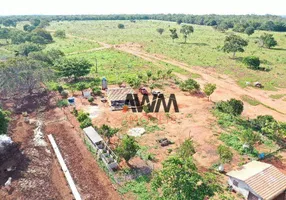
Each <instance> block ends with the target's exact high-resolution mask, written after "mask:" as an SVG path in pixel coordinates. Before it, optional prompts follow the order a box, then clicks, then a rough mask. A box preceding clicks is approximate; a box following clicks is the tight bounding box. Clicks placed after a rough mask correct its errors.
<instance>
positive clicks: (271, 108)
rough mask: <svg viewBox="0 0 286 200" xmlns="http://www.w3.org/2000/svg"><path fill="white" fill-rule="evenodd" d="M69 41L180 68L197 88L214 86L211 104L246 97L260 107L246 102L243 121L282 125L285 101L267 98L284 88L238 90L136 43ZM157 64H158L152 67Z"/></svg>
mask: <svg viewBox="0 0 286 200" xmlns="http://www.w3.org/2000/svg"><path fill="white" fill-rule="evenodd" d="M69 37H75V38H78V39H82V40H86V41H90V42H97V43H99V44H100V45H102V46H103V47H102V48H103V49H107V48H114V49H117V50H120V51H123V52H126V53H129V54H132V55H135V56H137V57H140V58H142V59H144V60H147V61H150V62H153V63H156V62H158V61H162V62H165V63H169V64H172V65H175V66H177V67H180V68H182V69H184V70H186V71H188V72H190V73H196V74H199V75H200V76H201V78H198V79H196V80H197V81H198V82H199V83H200V84H201V85H204V84H206V83H215V84H216V85H217V89H216V91H215V92H214V94H212V97H211V98H212V100H213V101H220V100H228V99H230V98H237V99H241V97H242V96H244V95H247V96H249V97H252V98H254V99H256V100H257V101H259V102H261V104H260V105H257V106H251V105H249V104H248V103H247V102H244V103H245V111H244V113H243V115H245V116H247V117H256V116H257V115H267V114H268V115H272V116H273V117H274V118H275V119H277V120H279V121H284V122H286V101H283V100H282V99H283V98H281V99H275V100H274V99H272V98H270V97H269V96H270V95H275V94H283V93H286V89H285V88H279V89H278V88H277V91H265V90H261V89H258V88H252V87H247V88H241V87H240V86H239V85H238V84H237V83H236V81H235V80H234V79H232V78H230V77H229V76H227V75H223V74H218V73H216V72H215V71H214V69H206V68H203V67H199V66H189V65H188V64H186V63H183V62H179V61H176V60H172V59H169V58H167V57H165V56H163V55H153V54H149V53H146V52H145V51H144V50H143V48H142V45H139V44H136V43H127V44H121V45H110V44H107V43H104V42H98V41H95V40H90V39H87V38H82V37H78V36H74V35H69ZM96 50H101V49H98V48H96V49H91V50H88V52H91V51H96ZM156 64H159V63H156ZM175 74H176V75H177V76H178V77H179V78H181V79H183V80H185V79H187V78H188V76H184V75H182V74H179V73H175Z"/></svg>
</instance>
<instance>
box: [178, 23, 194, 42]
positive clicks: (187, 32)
mask: <svg viewBox="0 0 286 200" xmlns="http://www.w3.org/2000/svg"><path fill="white" fill-rule="evenodd" d="M180 32H181V33H182V34H183V35H184V39H185V43H186V42H187V38H188V36H189V35H190V34H191V33H193V32H194V27H192V26H190V25H183V26H182V28H181V30H180Z"/></svg>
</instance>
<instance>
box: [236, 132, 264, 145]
mask: <svg viewBox="0 0 286 200" xmlns="http://www.w3.org/2000/svg"><path fill="white" fill-rule="evenodd" d="M240 137H241V141H242V142H243V143H244V144H245V145H249V147H250V149H252V147H253V145H254V144H255V143H256V142H258V141H260V136H259V135H258V134H257V133H254V132H253V131H251V130H249V129H247V130H243V131H242V132H241V134H240Z"/></svg>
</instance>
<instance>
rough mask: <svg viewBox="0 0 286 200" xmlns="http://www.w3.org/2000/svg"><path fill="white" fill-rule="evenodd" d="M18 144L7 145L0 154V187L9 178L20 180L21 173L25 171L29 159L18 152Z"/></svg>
mask: <svg viewBox="0 0 286 200" xmlns="http://www.w3.org/2000/svg"><path fill="white" fill-rule="evenodd" d="M20 146H21V145H20V143H12V144H7V145H5V147H4V150H3V151H2V152H0V186H4V184H5V183H6V181H7V180H8V178H9V177H12V180H17V179H20V178H22V177H23V176H22V172H23V171H26V170H27V168H28V165H29V163H30V159H29V158H27V157H26V155H25V154H23V153H22V151H21V150H20Z"/></svg>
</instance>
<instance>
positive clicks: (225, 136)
mask: <svg viewBox="0 0 286 200" xmlns="http://www.w3.org/2000/svg"><path fill="white" fill-rule="evenodd" d="M119 23H122V24H124V25H125V29H119V28H118V27H117V25H118V24H119ZM23 24H24V23H20V25H19V24H18V28H21V27H22V26H23ZM50 24H51V25H50V26H48V27H47V28H46V29H47V30H48V31H50V32H51V33H52V34H53V33H54V32H55V31H56V30H64V31H65V32H66V36H67V37H66V38H65V39H59V38H56V37H54V38H53V39H54V41H53V42H51V43H50V44H47V45H45V49H44V50H43V53H45V52H46V51H47V50H51V49H58V50H61V51H63V52H64V53H65V57H64V58H67V59H69V58H78V59H81V58H84V59H86V60H87V61H88V62H90V63H91V65H90V66H91V67H90V71H89V70H88V72H87V73H86V74H85V75H82V76H79V77H74V78H73V77H72V76H69V75H67V76H62V77H61V78H58V77H56V76H51V77H52V78H50V79H49V80H47V81H43V82H41V89H43V91H44V92H42V91H41V92H42V93H43V97H42V96H39V99H37V98H33V96H32V95H30V96H29V98H28V99H25V101H24V103H27V102H28V103H27V104H25V105H26V107H22V106H19V105H22V104H21V103H23V102H21V103H19V105H18V104H17V100H18V99H17V98H5V97H1V96H0V100H1V102H0V103H2V101H3V105H4V108H5V109H14V110H17V112H15V113H17V114H15V115H13V119H12V121H11V127H10V128H9V135H10V136H11V137H12V139H13V140H15V141H16V142H20V143H21V150H23V152H25V154H27V156H28V158H29V159H31V160H32V162H31V163H30V165H28V167H27V169H19V171H20V172H21V173H23V174H24V176H19V177H16V180H14V181H13V182H12V186H13V187H17V186H20V187H19V188H17V189H16V190H15V191H14V192H13V191H12V196H9V195H8V193H7V192H6V190H5V189H4V187H1V185H0V196H1V195H5V197H7V199H13V198H14V199H15V198H18V197H21V196H28V195H29V194H30V192H31V189H33V187H34V188H37V187H36V186H35V185H36V184H39V185H40V186H42V184H44V183H43V182H41V181H40V180H38V179H37V178H35V180H34V179H33V175H34V174H33V173H35V175H36V176H40V175H41V176H42V177H43V179H45V181H46V182H47V184H48V185H55V186H54V187H52V186H51V187H50V189H49V190H47V191H43V187H39V188H37V190H36V192H37V193H41V195H42V196H41V197H40V198H39V199H45V198H46V196H48V195H50V194H53V196H52V197H51V198H53V199H70V192H69V188H68V186H67V185H66V182H65V179H64V176H63V174H62V173H61V171H60V169H59V166H58V163H57V161H56V159H55V157H54V156H52V155H53V151H52V150H51V147H50V144H49V143H48V140H47V137H46V135H47V134H53V135H54V137H55V140H56V142H57V143H58V146H59V148H60V150H61V152H62V155H63V157H64V160H65V162H66V164H67V166H68V168H69V170H70V172H71V175H72V177H73V179H74V180H75V184H76V187H77V188H78V190H79V193H80V194H81V196H82V198H83V199H91V200H93V199H99V200H101V199H102V200H105V199H106V200H109V199H110V200H113V199H114V200H119V199H124V200H135V199H136V200H153V199H155V197H156V196H158V194H159V193H160V192H161V190H159V192H158V190H157V191H155V193H156V194H155V193H154V191H153V190H152V189H151V182H152V180H153V179H154V177H155V176H156V173H151V172H152V171H153V172H158V171H159V170H162V168H163V165H162V163H163V162H164V161H165V160H167V159H168V158H170V157H172V156H178V152H179V150H180V148H181V146H183V145H182V144H183V143H184V142H185V141H186V140H187V139H192V141H193V146H194V149H195V152H194V153H193V154H192V155H188V156H189V157H188V158H191V159H194V163H195V165H196V166H197V168H198V172H199V173H200V174H202V175H205V174H207V172H209V173H211V175H212V181H214V182H216V183H217V184H219V185H220V187H221V191H219V192H217V193H216V194H214V195H213V196H212V197H211V198H210V200H217V199H227V200H230V199H241V198H240V197H237V195H236V194H233V193H231V192H230V191H229V189H227V181H226V180H227V176H225V174H224V173H218V170H217V167H218V165H219V164H224V167H225V172H229V171H231V170H233V169H236V168H239V167H240V166H241V165H243V164H245V163H247V162H249V161H250V160H253V159H254V160H256V159H258V157H259V155H260V154H261V153H265V154H266V156H269V159H266V160H265V162H269V163H271V164H273V165H275V166H277V168H279V169H280V170H281V171H283V172H286V160H285V140H286V137H285V134H286V132H281V133H282V134H281V135H279V134H280V131H281V130H284V129H285V128H286V124H285V122H286V97H285V95H286V57H285V53H286V36H285V33H277V32H276V33H274V32H273V34H274V37H275V39H276V40H277V41H278V44H279V45H278V46H276V47H275V48H273V49H264V48H259V47H258V45H257V44H256V40H257V39H258V37H259V36H260V35H261V34H262V33H263V31H256V32H255V34H253V35H252V36H247V35H246V34H239V35H241V36H242V37H243V38H246V39H247V40H249V46H248V47H246V51H245V52H244V53H237V58H236V59H231V58H230V56H231V55H230V54H226V53H224V52H222V51H221V50H219V49H220V47H221V46H222V45H223V40H224V38H225V36H226V35H227V34H228V33H230V32H231V31H227V33H221V32H218V31H215V30H214V29H213V28H211V27H207V26H198V25H194V29H195V32H194V33H193V34H191V35H190V36H189V39H188V42H187V44H184V43H183V39H182V35H181V34H179V36H180V38H179V39H178V40H175V42H172V40H171V38H170V36H169V34H170V32H169V28H172V27H175V28H177V29H178V30H179V29H180V26H179V25H177V24H176V23H172V22H163V21H136V23H133V22H130V21H69V22H67V21H60V22H51V23H50ZM159 27H161V28H164V29H165V32H164V33H163V35H159V33H158V32H157V31H156V29H157V28H159ZM1 42H2V43H3V41H1ZM3 44H4V43H3ZM16 46H17V45H6V46H5V45H4V46H2V47H0V60H1V58H2V57H3V58H6V57H12V56H13V54H12V52H13V49H14V47H16ZM2 52H3V54H1V53H2ZM249 55H255V56H259V57H260V59H261V60H262V64H261V66H262V67H269V68H271V69H272V70H271V71H269V72H266V71H254V70H250V69H248V68H247V67H246V66H244V65H243V64H242V62H241V60H242V58H243V57H245V56H249ZM27 57H28V58H29V56H27ZM16 58H17V57H16ZM18 58H21V56H18ZM63 60H64V59H63ZM59 61H62V60H61V58H59ZM7 63H8V62H7ZM96 63H97V64H96ZM53 65H54V63H52V64H50V65H43V66H44V67H47V68H50V69H54V68H55V67H54V66H53ZM3 66H4V65H3ZM70 66H73V64H70ZM13 67H14V65H13ZM72 70H74V69H72ZM168 70H172V71H171V72H170V74H169V75H168V74H167V71H168ZM51 71H52V70H51ZM78 71H79V70H78ZM147 72H150V73H151V76H150V77H148V76H147ZM53 75H55V74H53ZM102 77H106V78H107V81H108V88H118V85H119V84H121V83H124V84H125V85H126V86H127V87H129V86H130V87H133V90H134V91H135V93H138V95H139V99H140V100H141V99H142V95H141V94H140V92H139V87H141V86H144V87H145V88H146V90H147V91H148V92H149V94H150V92H151V91H156V90H159V91H160V92H161V93H163V94H164V95H165V96H166V98H167V99H168V98H169V95H170V94H175V95H176V100H177V102H178V107H179V110H180V111H179V112H178V113H176V112H173V110H172V109H171V112H167V113H166V112H163V110H162V108H161V109H160V112H158V113H152V112H150V113H149V112H148V111H145V110H144V112H142V113H140V112H138V113H134V112H132V111H131V109H129V110H128V109H127V110H123V111H112V107H111V106H110V105H108V102H105V101H104V99H103V97H105V98H106V99H107V100H108V95H107V91H106V90H101V89H100V88H101V78H102ZM57 78H58V79H57ZM190 78H193V79H194V80H195V81H197V83H198V84H199V85H200V89H197V90H196V91H191V89H183V88H182V83H184V81H186V80H189V79H190ZM134 80H137V81H139V84H138V85H135V84H133V83H134V82H132V81H134ZM246 81H247V82H255V81H260V82H261V83H262V84H263V85H264V86H265V87H264V89H261V88H256V87H252V86H248V87H247V86H246V84H245V82H246ZM207 83H213V84H215V85H216V89H215V91H214V93H213V94H211V97H210V98H208V96H207V95H206V92H204V88H205V86H206V84H207ZM81 84H83V86H84V87H85V88H81V87H78V86H81ZM122 87H125V86H122ZM60 89H61V90H60ZM85 89H87V90H89V91H91V90H92V89H98V90H99V93H100V94H98V93H96V92H94V91H93V92H92V93H91V97H92V100H90V98H84V97H83V94H84V91H85V92H87V90H85ZM51 90H53V91H51ZM32 92H33V91H32ZM41 92H39V93H40V94H42V93H41ZM65 94H66V95H65ZM117 95H118V94H117ZM71 96H72V97H74V99H75V104H74V105H72V106H71V105H69V104H68V101H67V97H71ZM149 96H150V97H151V98H152V96H153V95H151V94H150V95H149ZM231 98H235V99H239V100H242V102H243V112H242V113H239V114H235V113H234V114H233V113H228V112H230V111H221V110H219V109H218V108H217V107H216V106H217V105H218V104H217V103H218V102H220V101H226V100H229V99H231ZM19 99H20V98H19ZM20 100H21V99H20ZM117 101H122V100H117ZM19 102H20V101H19ZM24 103H23V104H24ZM60 103H65V104H60ZM157 103H158V102H157ZM12 107H13V108H12ZM26 111H28V112H30V113H29V115H28V116H29V117H30V119H32V120H34V121H35V119H37V120H38V119H41V120H43V124H44V126H43V129H42V130H43V133H44V137H43V138H42V139H43V140H45V141H46V142H47V145H46V146H44V147H34V146H33V144H34V143H33V141H34V140H35V139H34V138H33V129H34V128H35V126H34V125H32V124H31V123H25V122H24V115H25V113H23V112H26ZM233 112H234V111H233ZM79 113H81V114H79ZM81 115H84V116H86V118H87V123H86V124H84V123H83V122H85V120H83V121H80V117H79V116H81ZM260 115H271V116H273V117H274V119H276V120H277V121H279V122H276V123H273V124H270V125H269V124H268V121H266V122H265V121H262V122H261V124H262V125H261V124H259V125H261V127H263V128H265V127H266V129H263V130H262V128H261V130H259V129H258V128H259V127H258V128H257V127H255V125H253V124H255V123H256V125H257V124H258V122H256V121H255V120H256V119H257V116H260ZM254 119H255V120H254ZM88 120H89V121H88ZM252 120H253V121H252ZM274 121H275V120H274ZM89 122H90V123H89ZM83 125H84V126H83ZM103 125H109V126H110V127H112V128H118V130H117V131H118V132H116V133H115V135H112V136H110V137H108V136H107V133H108V131H107V132H105V131H103V129H102V126H103ZM278 125H279V127H278ZM280 125H281V127H280ZM88 126H93V127H94V129H95V130H97V131H98V133H99V134H100V136H101V137H102V138H103V139H104V140H105V141H108V142H106V143H107V144H108V145H109V146H110V148H111V149H112V150H113V151H114V152H115V154H118V155H120V151H119V150H118V146H120V144H121V143H122V141H123V138H124V136H125V135H126V134H127V133H128V131H129V130H130V129H132V128H136V127H141V128H142V127H143V128H144V129H145V131H146V132H145V133H144V134H143V135H142V136H140V137H136V139H135V141H136V144H138V147H139V150H136V152H135V154H134V155H133V156H132V158H131V159H130V162H128V161H129V160H126V159H125V157H124V156H122V154H121V156H119V157H120V158H119V160H118V164H119V168H118V170H115V171H114V173H111V174H107V173H105V172H104V170H103V169H101V167H100V166H101V164H102V162H97V159H96V156H95V152H94V148H92V145H91V144H90V143H89V142H87V139H86V137H84V136H85V135H84V133H83V131H82V129H83V128H85V127H88ZM276 126H277V127H278V128H277V127H276ZM100 127H101V128H100ZM22 129H23V130H24V133H23V134H22V132H21V130H22ZM264 131H265V132H264ZM249 133H250V134H249ZM278 133H279V134H278ZM255 135H257V136H258V137H257V138H253V137H254V136H255ZM276 136H277V137H276ZM34 137H35V136H34ZM162 138H167V139H168V140H170V141H171V143H170V144H168V145H167V146H161V144H160V143H159V142H158V140H160V139H162ZM248 142H249V146H251V147H246V148H245V147H244V146H245V145H246V146H247V145H248ZM251 142H253V143H251ZM220 145H225V146H226V147H227V148H229V150H228V151H229V152H230V153H232V154H233V156H232V158H231V161H230V162H224V161H222V158H221V157H220V155H219V152H218V147H219V146H220ZM128 147H129V146H128ZM280 148H281V149H280ZM283 148H284V150H283ZM280 150H281V151H280ZM130 151H131V150H130ZM276 151H277V152H276ZM102 152H103V153H107V154H109V153H108V151H106V149H103V150H102ZM273 152H276V153H274V154H273V155H272V153H273ZM35 154H36V155H35ZM33 156H35V157H36V158H33ZM42 157H43V158H46V159H45V160H44V161H45V163H46V166H47V167H46V169H45V170H44V168H45V165H43V164H41V165H39V163H41V162H40V159H39V158H42ZM181 158H182V159H184V158H183V157H181ZM188 158H187V159H188ZM34 168H36V169H37V170H38V171H37V170H36V172H39V171H40V170H41V169H42V170H43V171H44V172H45V173H44V174H40V175H39V174H36V172H34V171H33V170H34ZM104 169H105V170H107V169H106V168H104ZM17 170H18V169H17ZM145 170H146V171H147V172H148V173H146V174H144V173H143V172H145ZM148 170H149V171H148ZM188 170H189V168H188ZM188 170H187V171H188ZM188 172H189V171H188ZM132 173H134V174H135V175H137V173H138V174H139V175H141V176H139V178H138V177H136V176H134V177H135V178H134V177H133V175H134V174H132ZM141 173H142V174H144V176H142V174H141ZM191 173H192V172H191ZM25 175H26V176H25ZM57 177H58V179H57ZM118 177H119V178H122V179H117V178H118ZM190 177H191V175H190ZM13 178H14V177H13ZM118 180H120V181H118ZM1 181H2V182H3V180H1ZM25 181H26V182H27V181H30V182H31V183H33V184H34V185H32V186H31V188H25V187H24V190H21V189H22V188H23V185H22V184H21V183H22V182H25ZM208 181H209V182H208V184H210V183H211V182H212V181H211V179H209V180H208ZM30 182H29V183H30ZM198 183H199V182H198ZM195 185H196V186H197V183H196V184H195ZM116 190H117V191H116ZM157 193H158V194H157ZM224 194H225V195H227V197H223V195H224ZM31 198H32V199H36V197H34V196H32V197H31Z"/></svg>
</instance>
